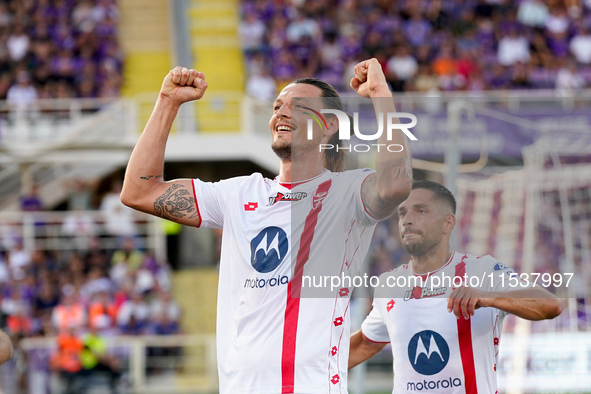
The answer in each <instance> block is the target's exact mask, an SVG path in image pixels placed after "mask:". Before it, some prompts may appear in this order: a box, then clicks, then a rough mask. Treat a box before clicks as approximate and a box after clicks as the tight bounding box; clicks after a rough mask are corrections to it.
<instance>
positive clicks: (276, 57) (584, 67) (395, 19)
mask: <svg viewBox="0 0 591 394" xmlns="http://www.w3.org/2000/svg"><path fill="white" fill-rule="evenodd" d="M590 23H591V10H590V8H589V7H588V6H586V5H584V4H583V3H579V2H577V1H570V2H562V1H537V0H524V1H520V2H507V1H499V2H497V1H487V0H479V1H463V2H454V1H443V0H434V1H429V2H419V1H401V2H388V1H377V2H364V1H359V0H345V1H328V0H325V1H305V0H303V1H298V2H294V3H290V2H265V1H256V0H243V1H242V24H241V32H243V35H242V37H243V45H242V48H243V51H244V54H245V57H246V59H247V65H248V67H247V68H248V71H249V74H250V75H258V74H260V73H261V69H266V70H267V71H268V72H270V74H271V75H272V76H273V78H274V79H275V81H276V82H277V84H278V85H279V86H282V84H284V83H286V82H287V81H289V80H292V79H294V78H297V77H302V76H310V75H314V76H316V77H318V78H322V79H325V80H327V81H330V82H331V83H332V84H333V85H335V86H336V87H337V88H339V89H341V90H344V89H345V88H346V87H347V86H348V81H349V79H350V77H349V75H348V74H347V72H346V71H345V70H349V69H351V67H349V65H351V64H354V62H356V61H357V60H359V59H365V58H368V57H376V58H377V59H378V60H379V61H380V63H381V64H382V67H383V69H384V71H385V72H386V74H387V76H388V79H389V82H390V84H391V86H392V89H393V90H394V91H399V92H409V91H419V92H426V91H428V90H439V91H481V90H491V89H524V88H554V87H559V88H565V86H568V88H567V91H569V92H571V91H573V90H578V89H581V88H582V87H583V86H585V85H588V84H589V82H590V81H591V63H590V60H591V59H589V57H588V56H587V55H586V54H587V53H589V50H588V49H589V46H590V45H591V38H590V36H589V25H590ZM260 55H262V56H263V58H264V59H265V61H264V62H263V65H262V66H261V62H260V59H261V57H260ZM565 70H569V74H570V75H568V76H565V77H562V78H565V79H576V82H570V81H569V82H570V83H565V82H560V83H559V82H557V76H558V75H561V74H565V73H566V71H565ZM562 78H561V79H562ZM432 79H436V80H437V83H435V82H432V83H426V82H425V80H432ZM557 84H560V86H556V85H557Z"/></svg>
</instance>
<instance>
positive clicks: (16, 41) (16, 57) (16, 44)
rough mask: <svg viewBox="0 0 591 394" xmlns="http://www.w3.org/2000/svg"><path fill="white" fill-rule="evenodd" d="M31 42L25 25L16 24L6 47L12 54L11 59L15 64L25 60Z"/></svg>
mask: <svg viewBox="0 0 591 394" xmlns="http://www.w3.org/2000/svg"><path fill="white" fill-rule="evenodd" d="M30 42H31V41H30V39H29V36H27V34H26V33H25V29H24V27H23V25H21V24H20V23H17V24H15V25H14V28H13V31H12V34H11V35H10V37H8V40H7V41H6V47H7V48H8V52H9V53H10V58H11V59H12V60H13V61H14V62H19V61H21V60H23V59H24V57H25V56H26V55H27V52H28V51H29V44H30Z"/></svg>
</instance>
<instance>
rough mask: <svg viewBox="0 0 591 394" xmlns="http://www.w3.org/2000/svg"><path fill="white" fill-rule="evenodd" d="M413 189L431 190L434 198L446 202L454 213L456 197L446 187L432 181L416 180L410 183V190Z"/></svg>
mask: <svg viewBox="0 0 591 394" xmlns="http://www.w3.org/2000/svg"><path fill="white" fill-rule="evenodd" d="M415 189H427V190H431V191H432V192H433V195H434V197H435V198H436V199H438V200H441V201H444V202H445V203H447V204H448V205H449V207H450V208H451V211H452V212H453V214H454V215H455V214H456V199H455V197H454V195H453V194H452V193H451V192H450V191H449V189H448V188H447V187H445V186H443V185H441V184H439V183H437V182H432V181H416V182H414V183H413V184H412V190H415Z"/></svg>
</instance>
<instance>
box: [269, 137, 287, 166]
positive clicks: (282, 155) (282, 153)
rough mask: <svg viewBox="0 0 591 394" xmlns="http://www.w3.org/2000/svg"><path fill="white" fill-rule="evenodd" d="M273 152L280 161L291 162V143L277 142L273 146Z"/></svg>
mask: <svg viewBox="0 0 591 394" xmlns="http://www.w3.org/2000/svg"><path fill="white" fill-rule="evenodd" d="M271 148H272V149H273V152H275V154H276V155H277V156H278V157H279V159H280V160H284V161H286V160H291V143H290V142H287V141H275V142H273V145H271Z"/></svg>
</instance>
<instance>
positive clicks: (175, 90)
mask: <svg viewBox="0 0 591 394" xmlns="http://www.w3.org/2000/svg"><path fill="white" fill-rule="evenodd" d="M206 89H207V82H205V75H204V74H203V73H202V72H199V71H197V70H194V69H188V68H186V67H180V66H177V67H175V68H173V69H172V70H170V72H169V73H168V74H167V75H166V77H165V78H164V82H162V88H160V95H161V96H164V97H167V98H169V99H171V100H172V101H174V102H176V103H177V104H182V103H186V102H187V101H192V100H199V99H200V98H201V97H203V94H204V93H205V90H206Z"/></svg>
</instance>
